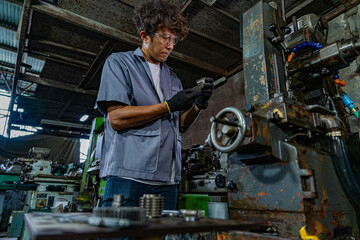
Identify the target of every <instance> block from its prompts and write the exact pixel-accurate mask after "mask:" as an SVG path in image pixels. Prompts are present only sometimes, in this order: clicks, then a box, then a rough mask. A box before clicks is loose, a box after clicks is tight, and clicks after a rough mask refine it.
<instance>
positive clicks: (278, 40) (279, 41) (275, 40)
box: [269, 23, 291, 56]
mask: <svg viewBox="0 0 360 240" xmlns="http://www.w3.org/2000/svg"><path fill="white" fill-rule="evenodd" d="M276 29H277V26H276V24H275V23H273V24H271V25H270V26H269V30H270V31H271V32H273V34H274V38H271V42H272V43H273V44H275V45H277V44H280V46H281V47H282V49H283V50H284V53H285V55H286V56H287V55H289V54H290V53H291V50H290V49H289V48H287V47H286V46H285V44H284V43H283V42H282V41H283V40H284V37H283V36H284V35H286V34H289V33H290V32H291V29H290V28H288V27H286V28H284V30H283V36H279V34H278V33H277V31H276Z"/></svg>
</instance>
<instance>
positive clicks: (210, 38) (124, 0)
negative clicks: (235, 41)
mask: <svg viewBox="0 0 360 240" xmlns="http://www.w3.org/2000/svg"><path fill="white" fill-rule="evenodd" d="M120 1H121V2H123V3H126V4H127V5H129V6H132V7H135V6H136V4H135V3H134V2H132V1H131V0H120ZM191 2H192V0H188V1H187V2H186V3H185V4H184V5H183V6H182V8H181V10H180V11H181V12H184V11H185V9H186V8H187V7H188V6H189V5H190V3H191ZM212 2H213V3H215V2H216V0H215V1H214V0H213V1H212ZM206 4H207V3H206ZM213 9H215V10H217V11H219V12H221V13H222V14H224V15H226V16H227V17H230V18H231V19H233V20H235V21H237V22H239V19H236V18H235V17H233V16H231V15H230V14H227V13H226V12H224V11H222V10H221V9H217V8H213ZM189 32H190V33H193V34H195V35H198V36H201V37H202V38H205V39H207V40H209V41H212V42H214V43H217V44H219V45H222V46H224V47H227V48H230V49H232V50H234V51H237V52H240V53H242V50H241V49H240V48H238V47H235V46H232V45H230V44H228V43H225V42H222V41H220V40H218V39H215V38H213V37H210V36H208V35H206V34H205V33H201V32H199V31H196V30H194V29H191V28H189Z"/></svg>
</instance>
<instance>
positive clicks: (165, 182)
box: [97, 1, 214, 209]
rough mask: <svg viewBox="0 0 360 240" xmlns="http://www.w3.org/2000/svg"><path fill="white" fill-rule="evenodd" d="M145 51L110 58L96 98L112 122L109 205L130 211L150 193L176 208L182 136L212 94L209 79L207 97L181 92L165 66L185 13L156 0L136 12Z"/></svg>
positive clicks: (107, 145)
mask: <svg viewBox="0 0 360 240" xmlns="http://www.w3.org/2000/svg"><path fill="white" fill-rule="evenodd" d="M134 13H135V17H134V20H135V23H136V26H137V28H138V32H139V35H140V37H141V40H142V46H141V48H138V49H136V50H135V51H130V52H120V53H113V54H111V55H110V56H109V58H108V59H107V60H106V62H105V64H104V68H103V72H102V77H101V84H100V88H99V93H98V97H97V107H98V108H99V110H100V111H101V112H102V113H103V114H104V116H105V131H104V139H103V145H102V146H103V147H102V156H101V166H100V176H101V177H107V182H106V187H105V193H104V199H103V204H102V206H110V205H111V202H112V198H113V195H114V194H121V195H123V199H124V205H125V206H138V203H139V198H140V197H141V196H142V195H143V194H145V193H147V194H160V195H162V196H163V197H164V209H175V207H176V198H177V184H178V183H179V181H180V177H181V137H180V135H179V131H181V132H185V131H186V130H187V129H188V128H189V127H190V125H191V124H192V123H193V121H194V120H195V119H196V117H197V115H198V114H199V112H200V111H201V109H204V108H206V106H207V102H208V100H209V98H210V96H211V95H212V92H213V88H214V85H213V83H212V82H213V79H212V78H206V80H205V84H204V87H203V88H202V90H201V91H195V90H192V89H187V90H182V85H181V82H180V80H179V79H178V77H177V76H176V74H175V73H174V72H173V71H172V70H171V68H169V67H168V66H167V65H166V64H165V61H166V59H167V58H168V56H169V55H170V53H171V51H172V50H173V48H174V46H175V45H176V43H177V42H178V40H179V39H183V38H185V36H186V34H187V32H188V28H187V27H186V19H185V18H184V17H183V16H182V15H181V13H180V11H179V9H178V8H177V7H176V6H174V5H171V4H168V3H165V2H163V1H149V2H147V3H145V4H143V5H141V6H139V7H138V8H136V9H135V12H134Z"/></svg>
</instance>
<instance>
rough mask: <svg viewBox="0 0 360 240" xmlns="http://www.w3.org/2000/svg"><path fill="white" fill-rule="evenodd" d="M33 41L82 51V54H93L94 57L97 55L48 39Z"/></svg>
mask: <svg viewBox="0 0 360 240" xmlns="http://www.w3.org/2000/svg"><path fill="white" fill-rule="evenodd" d="M35 41H36V42H38V43H41V44H45V45H50V46H53V47H58V48H64V49H66V50H70V51H73V52H78V53H83V54H87V55H90V56H94V57H96V56H97V54H96V53H94V52H90V51H87V50H84V49H80V48H76V47H71V46H67V45H64V44H61V43H57V42H53V41H48V40H35Z"/></svg>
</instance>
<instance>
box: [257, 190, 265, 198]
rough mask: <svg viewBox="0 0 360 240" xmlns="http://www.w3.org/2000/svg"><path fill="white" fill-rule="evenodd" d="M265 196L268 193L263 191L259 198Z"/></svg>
mask: <svg viewBox="0 0 360 240" xmlns="http://www.w3.org/2000/svg"><path fill="white" fill-rule="evenodd" d="M265 195H266V193H265V192H264V191H261V192H259V193H258V196H260V197H263V196H265Z"/></svg>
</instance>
